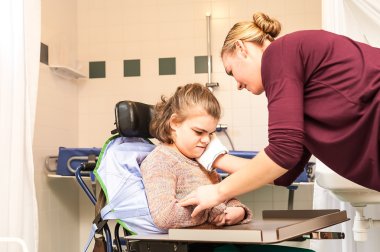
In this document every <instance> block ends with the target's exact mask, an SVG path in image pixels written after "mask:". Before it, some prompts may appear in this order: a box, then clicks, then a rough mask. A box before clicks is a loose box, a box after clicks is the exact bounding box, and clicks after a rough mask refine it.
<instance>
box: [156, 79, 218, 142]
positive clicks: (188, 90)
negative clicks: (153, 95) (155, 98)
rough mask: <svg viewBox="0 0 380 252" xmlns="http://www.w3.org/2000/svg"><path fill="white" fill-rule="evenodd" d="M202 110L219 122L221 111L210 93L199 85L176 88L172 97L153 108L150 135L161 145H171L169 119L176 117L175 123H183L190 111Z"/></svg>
mask: <svg viewBox="0 0 380 252" xmlns="http://www.w3.org/2000/svg"><path fill="white" fill-rule="evenodd" d="M199 107H200V108H202V109H204V111H205V112H206V113H207V114H209V115H210V116H212V117H213V118H215V119H217V120H219V119H220V114H221V109H220V105H219V102H218V100H217V99H216V97H215V96H214V95H213V94H212V93H211V91H210V90H209V89H208V88H207V87H206V86H204V85H201V84H199V83H193V84H186V85H185V86H180V87H178V88H177V90H176V92H175V93H174V95H172V96H171V97H170V98H168V99H166V98H165V97H164V96H161V101H160V102H159V103H157V104H156V105H155V107H154V115H153V118H152V121H151V123H150V133H151V135H152V136H154V137H155V138H157V139H158V140H159V141H161V142H163V143H169V144H170V143H173V138H172V129H171V127H170V117H171V115H172V114H174V113H175V114H176V115H177V118H176V119H177V121H178V122H183V121H184V120H185V119H186V118H187V116H188V114H189V112H190V111H191V109H197V108H199Z"/></svg>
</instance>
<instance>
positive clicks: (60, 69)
mask: <svg viewBox="0 0 380 252" xmlns="http://www.w3.org/2000/svg"><path fill="white" fill-rule="evenodd" d="M49 67H50V69H51V70H52V71H53V72H54V73H55V74H57V75H58V76H60V77H63V78H68V79H80V78H87V76H86V75H84V74H83V73H80V72H79V71H77V70H75V69H72V68H70V67H67V66H57V65H54V66H49Z"/></svg>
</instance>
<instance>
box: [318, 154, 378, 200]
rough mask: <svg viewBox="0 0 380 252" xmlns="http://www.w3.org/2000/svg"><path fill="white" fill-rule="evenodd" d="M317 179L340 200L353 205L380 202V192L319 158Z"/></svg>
mask: <svg viewBox="0 0 380 252" xmlns="http://www.w3.org/2000/svg"><path fill="white" fill-rule="evenodd" d="M315 181H316V183H317V184H318V185H319V186H320V187H322V188H325V189H327V190H329V191H330V192H331V193H332V194H333V195H334V196H335V197H336V198H338V199H339V200H341V201H345V202H349V203H351V205H353V206H359V205H367V204H378V203H380V192H377V191H375V190H371V189H368V188H366V187H363V186H361V185H358V184H356V183H354V182H352V181H350V180H348V179H345V178H343V177H342V176H340V175H339V174H337V173H336V172H334V171H333V170H331V169H330V168H328V167H327V166H326V165H325V164H323V163H322V162H320V161H319V160H317V165H316V170H315Z"/></svg>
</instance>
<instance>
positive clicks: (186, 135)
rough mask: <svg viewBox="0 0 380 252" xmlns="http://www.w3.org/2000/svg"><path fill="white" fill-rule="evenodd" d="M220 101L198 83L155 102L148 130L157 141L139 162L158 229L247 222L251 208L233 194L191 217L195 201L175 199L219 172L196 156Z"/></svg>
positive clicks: (214, 179)
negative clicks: (189, 203) (190, 203)
mask: <svg viewBox="0 0 380 252" xmlns="http://www.w3.org/2000/svg"><path fill="white" fill-rule="evenodd" d="M220 113H221V110H220V106H219V103H218V101H217V99H216V98H215V96H214V95H213V94H212V93H211V92H210V91H209V90H208V89H207V88H206V87H205V86H203V85H201V84H187V85H185V86H183V87H178V88H177V91H176V92H175V94H174V95H173V96H172V97H170V98H169V99H165V98H164V97H162V98H161V102H159V103H158V104H157V105H156V106H155V113H154V117H153V119H152V122H151V126H150V128H151V134H152V135H153V136H154V137H155V138H156V139H158V140H159V141H160V142H161V144H160V145H158V146H157V147H156V148H155V149H154V150H153V151H152V152H151V153H150V154H149V155H148V156H147V157H146V158H145V160H144V161H143V163H142V164H141V173H142V177H143V181H144V185H145V191H146V195H147V199H148V204H149V208H150V212H151V215H152V218H153V221H154V223H155V224H156V225H157V226H158V227H159V228H161V229H169V228H183V227H194V226H197V228H199V227H202V228H204V227H208V228H210V227H216V226H223V225H234V224H237V223H247V222H249V221H250V220H251V218H252V212H251V211H250V210H249V209H248V208H247V207H246V206H245V205H243V204H242V203H240V202H239V201H238V200H236V199H229V200H226V201H224V202H222V203H220V204H218V205H216V206H215V207H213V208H210V209H207V210H204V211H202V212H201V213H200V214H199V215H197V216H196V217H195V218H192V217H191V213H192V211H193V207H181V206H180V205H179V204H178V200H180V199H182V198H183V197H184V196H186V195H187V194H189V193H190V192H191V191H193V190H195V189H196V188H197V187H198V186H200V185H207V184H215V183H218V182H219V181H220V177H219V175H218V173H217V172H215V171H211V172H209V171H207V170H206V169H205V168H203V167H202V166H200V165H199V163H198V162H197V161H196V159H197V158H199V157H200V156H201V155H202V154H203V152H204V150H205V148H206V147H207V145H208V144H209V143H210V138H211V136H212V134H213V133H214V131H215V129H216V125H217V123H218V120H219V118H220Z"/></svg>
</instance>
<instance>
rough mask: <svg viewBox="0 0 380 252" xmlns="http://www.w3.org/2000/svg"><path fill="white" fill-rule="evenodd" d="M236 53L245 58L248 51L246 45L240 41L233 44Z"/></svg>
mask: <svg viewBox="0 0 380 252" xmlns="http://www.w3.org/2000/svg"><path fill="white" fill-rule="evenodd" d="M235 47H236V52H237V53H238V54H241V55H242V56H243V57H247V55H248V50H247V47H246V45H245V44H244V43H243V41H241V40H240V39H239V40H237V41H236V42H235Z"/></svg>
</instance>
